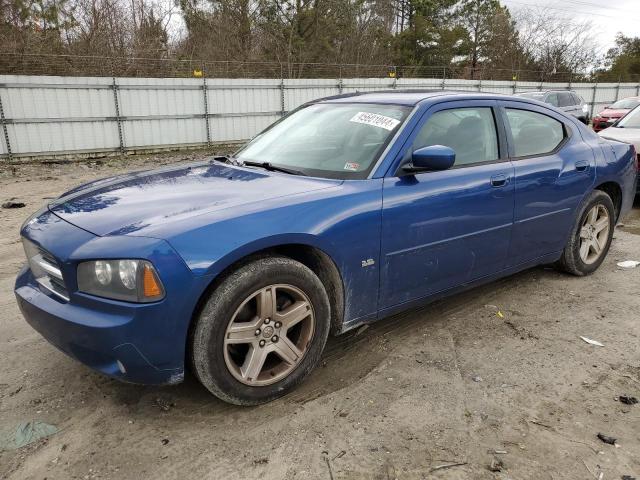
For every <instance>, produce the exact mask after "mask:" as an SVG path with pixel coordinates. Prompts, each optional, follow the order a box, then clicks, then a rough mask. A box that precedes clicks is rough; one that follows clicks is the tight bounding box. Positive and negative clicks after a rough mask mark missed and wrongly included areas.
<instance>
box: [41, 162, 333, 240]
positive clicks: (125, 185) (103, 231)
mask: <svg viewBox="0 0 640 480" xmlns="http://www.w3.org/2000/svg"><path fill="white" fill-rule="evenodd" d="M340 183H342V182H341V181H339V180H326V179H319V178H310V177H303V176H294V175H288V174H284V173H282V174H281V173H276V172H267V171H264V170H258V169H253V168H246V167H244V168H243V167H236V166H231V165H224V164H220V163H214V162H201V163H197V164H191V165H187V166H185V165H181V166H178V167H170V168H164V169H161V170H151V171H147V172H139V173H133V174H129V175H123V176H119V177H113V178H109V179H105V180H99V181H97V182H92V183H89V184H87V185H84V186H81V187H78V188H75V189H73V190H71V191H69V192H67V193H65V194H64V195H63V196H62V197H60V198H58V199H56V200H55V201H54V202H52V203H50V204H49V210H51V211H52V212H53V213H54V214H55V215H57V216H59V217H61V218H62V219H64V220H66V221H67V222H69V223H71V224H73V225H76V226H78V227H80V228H82V229H84V230H86V231H88V232H91V233H93V234H95V235H99V236H104V235H127V234H128V235H133V234H136V232H140V231H141V230H143V229H144V228H146V227H149V226H155V225H158V224H165V223H168V222H172V221H177V220H182V219H185V218H187V217H193V216H197V215H202V214H204V213H209V212H212V211H214V210H220V209H225V210H227V209H229V208H233V207H237V206H239V205H244V204H248V203H254V202H263V201H265V200H268V199H273V198H276V197H285V196H290V195H296V194H300V193H305V192H311V191H314V190H318V189H323V188H329V187H332V186H335V185H339V184H340Z"/></svg>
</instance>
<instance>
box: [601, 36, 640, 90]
mask: <svg viewBox="0 0 640 480" xmlns="http://www.w3.org/2000/svg"><path fill="white" fill-rule="evenodd" d="M606 60H607V63H608V65H609V68H608V69H607V70H605V72H606V73H608V74H609V75H610V76H612V77H614V78H615V77H617V78H618V79H619V80H621V81H623V82H629V81H638V80H639V79H640V37H626V36H624V35H622V34H618V36H617V37H616V46H615V47H614V48H612V49H610V50H609V51H608V52H607V57H606Z"/></svg>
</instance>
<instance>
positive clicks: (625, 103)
mask: <svg viewBox="0 0 640 480" xmlns="http://www.w3.org/2000/svg"><path fill="white" fill-rule="evenodd" d="M638 105H640V100H638V99H637V98H623V99H622V100H618V101H617V102H616V103H614V104H613V105H611V106H610V107H609V108H611V109H614V110H618V109H627V108H629V109H630V108H636V107H637V106H638Z"/></svg>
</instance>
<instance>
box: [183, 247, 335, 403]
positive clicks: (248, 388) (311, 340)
mask: <svg viewBox="0 0 640 480" xmlns="http://www.w3.org/2000/svg"><path fill="white" fill-rule="evenodd" d="M329 327H330V306H329V299H328V296H327V293H326V291H325V289H324V286H323V285H322V282H321V281H320V279H319V278H318V277H317V276H316V275H315V274H314V273H313V272H312V271H311V270H310V269H309V268H307V267H306V266H305V265H303V264H301V263H299V262H296V261H294V260H291V259H289V258H284V257H266V258H262V259H258V260H255V261H253V262H251V263H248V264H247V265H244V266H243V267H241V268H239V269H238V270H237V271H235V272H234V273H232V274H231V275H229V276H228V277H226V278H225V279H224V280H223V281H222V283H221V284H220V285H219V286H218V287H217V288H216V289H215V290H214V291H213V292H212V293H211V295H210V297H209V299H208V300H207V303H206V304H205V306H204V308H203V309H202V311H201V313H200V315H199V317H198V318H197V323H196V325H195V327H194V330H193V335H192V345H191V352H192V364H193V368H194V371H195V373H196V376H197V377H198V379H199V380H200V382H201V383H202V384H203V385H204V386H205V387H206V388H207V389H208V390H209V391H210V392H211V393H213V394H214V395H215V396H217V397H218V398H220V399H221V400H224V401H226V402H229V403H233V404H236V405H259V404H261V403H266V402H269V401H271V400H274V399H276V398H278V397H280V396H282V395H284V394H285V393H287V392H288V391H289V390H291V389H292V388H294V387H295V386H296V385H298V384H299V383H300V382H301V381H302V380H303V379H304V378H305V377H306V376H307V375H309V373H310V372H311V371H312V370H313V368H314V367H315V366H316V364H317V363H318V361H319V360H320V355H321V354H322V350H323V349H324V345H325V343H326V340H327V336H328V335H329Z"/></svg>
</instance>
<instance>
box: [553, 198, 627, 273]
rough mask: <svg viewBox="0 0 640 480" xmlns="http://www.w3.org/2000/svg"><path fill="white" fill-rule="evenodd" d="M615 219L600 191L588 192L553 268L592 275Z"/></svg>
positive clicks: (609, 240)
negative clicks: (569, 235) (555, 266)
mask: <svg viewBox="0 0 640 480" xmlns="http://www.w3.org/2000/svg"><path fill="white" fill-rule="evenodd" d="M615 215H616V213H615V208H614V206H613V202H612V201H611V198H610V197H609V195H607V194H606V193H605V192H603V191H601V190H594V191H593V192H591V195H589V197H588V198H587V200H586V201H585V202H584V204H583V205H582V207H581V208H580V211H579V212H578V215H577V216H576V221H575V224H574V226H573V228H572V230H571V237H570V238H569V241H568V242H567V245H566V246H565V247H564V251H563V252H562V256H561V257H560V260H559V261H558V263H557V266H558V267H559V268H560V269H561V270H563V271H565V272H567V273H571V274H572V275H577V276H584V275H589V274H590V273H593V272H595V271H596V270H597V269H598V267H599V266H600V265H601V264H602V262H603V261H604V259H605V257H606V256H607V252H608V251H609V247H610V246H611V239H612V238H613V231H614V228H615V218H616V217H615Z"/></svg>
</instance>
